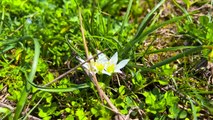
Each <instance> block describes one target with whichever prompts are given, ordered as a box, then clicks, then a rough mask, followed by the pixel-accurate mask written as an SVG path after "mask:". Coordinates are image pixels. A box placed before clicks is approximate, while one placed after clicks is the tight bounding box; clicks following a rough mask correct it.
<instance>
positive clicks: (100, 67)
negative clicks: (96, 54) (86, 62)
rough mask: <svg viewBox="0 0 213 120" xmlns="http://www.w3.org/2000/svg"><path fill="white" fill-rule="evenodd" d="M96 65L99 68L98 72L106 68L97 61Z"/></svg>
mask: <svg viewBox="0 0 213 120" xmlns="http://www.w3.org/2000/svg"><path fill="white" fill-rule="evenodd" d="M95 67H96V68H97V71H98V73H99V72H102V71H103V70H104V65H103V64H102V63H98V62H96V63H95Z"/></svg>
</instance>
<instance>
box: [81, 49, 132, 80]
mask: <svg viewBox="0 0 213 120" xmlns="http://www.w3.org/2000/svg"><path fill="white" fill-rule="evenodd" d="M97 53H98V54H99V55H98V59H97V60H95V61H94V59H91V60H90V64H91V67H90V65H89V63H85V64H83V67H84V68H85V69H86V70H88V71H89V72H90V73H91V72H92V71H93V72H94V73H98V74H107V75H109V76H111V75H112V73H122V72H121V69H122V68H123V67H124V66H126V64H127V63H128V62H129V59H125V60H122V61H121V62H119V63H118V64H117V62H118V53H117V52H116V53H115V54H114V55H113V56H112V57H111V58H110V60H108V58H107V56H106V55H105V54H103V53H100V51H99V50H97ZM89 58H92V55H91V54H90V55H89ZM78 59H79V61H80V62H81V63H83V62H85V61H84V60H83V59H81V58H78Z"/></svg>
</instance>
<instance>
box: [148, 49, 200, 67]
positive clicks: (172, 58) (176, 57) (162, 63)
mask: <svg viewBox="0 0 213 120" xmlns="http://www.w3.org/2000/svg"><path fill="white" fill-rule="evenodd" d="M202 49H203V47H202V46H198V47H196V48H192V49H189V50H186V51H184V52H183V53H180V54H178V55H176V56H174V57H170V58H168V59H166V60H164V61H162V62H159V63H157V64H155V65H153V66H151V67H150V68H151V69H155V68H157V67H160V66H163V65H165V64H168V63H170V62H172V61H175V60H177V59H179V58H182V57H184V56H187V55H189V54H192V53H194V52H198V51H201V50H202Z"/></svg>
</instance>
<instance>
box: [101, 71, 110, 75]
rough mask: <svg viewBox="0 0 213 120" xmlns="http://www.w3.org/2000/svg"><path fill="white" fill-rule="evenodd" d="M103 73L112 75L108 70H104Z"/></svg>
mask: <svg viewBox="0 0 213 120" xmlns="http://www.w3.org/2000/svg"><path fill="white" fill-rule="evenodd" d="M102 73H103V74H106V75H109V76H111V75H112V74H111V73H109V72H107V71H105V70H103V71H102Z"/></svg>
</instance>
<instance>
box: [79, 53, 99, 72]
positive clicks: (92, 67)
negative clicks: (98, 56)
mask: <svg viewBox="0 0 213 120" xmlns="http://www.w3.org/2000/svg"><path fill="white" fill-rule="evenodd" d="M90 58H92V54H91V53H89V58H88V59H90ZM77 59H78V60H79V61H80V62H81V63H84V62H85V60H83V59H81V58H79V57H77ZM90 64H91V67H90V65H89V63H87V62H86V63H84V64H83V65H82V66H83V67H84V69H86V70H88V71H89V72H90V73H91V72H92V71H94V72H95V68H94V64H95V62H94V59H91V60H90Z"/></svg>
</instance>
